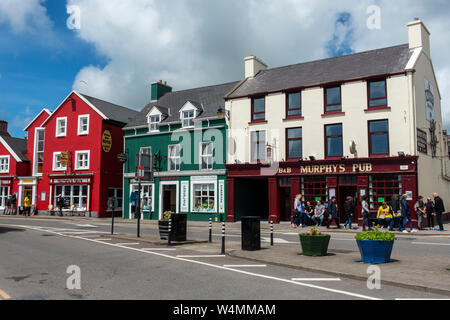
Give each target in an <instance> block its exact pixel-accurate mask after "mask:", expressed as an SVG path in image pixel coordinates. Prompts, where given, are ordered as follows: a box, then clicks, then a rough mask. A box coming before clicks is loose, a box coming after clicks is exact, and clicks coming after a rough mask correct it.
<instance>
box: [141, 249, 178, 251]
mask: <svg viewBox="0 0 450 320" xmlns="http://www.w3.org/2000/svg"><path fill="white" fill-rule="evenodd" d="M142 250H145V251H175V250H177V249H171V248H166V249H165V248H143V249H142Z"/></svg>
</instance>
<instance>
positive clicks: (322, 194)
mask: <svg viewBox="0 0 450 320" xmlns="http://www.w3.org/2000/svg"><path fill="white" fill-rule="evenodd" d="M301 194H302V195H303V199H302V200H303V201H305V202H306V201H311V202H312V203H314V204H315V203H317V201H322V203H323V202H326V201H327V199H328V192H327V178H326V177H325V176H323V177H322V176H316V177H302V180H301Z"/></svg>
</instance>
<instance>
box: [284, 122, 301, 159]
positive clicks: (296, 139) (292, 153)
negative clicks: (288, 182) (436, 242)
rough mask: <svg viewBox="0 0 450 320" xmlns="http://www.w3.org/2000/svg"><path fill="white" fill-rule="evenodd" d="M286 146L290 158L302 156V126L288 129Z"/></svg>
mask: <svg viewBox="0 0 450 320" xmlns="http://www.w3.org/2000/svg"><path fill="white" fill-rule="evenodd" d="M286 147H287V149H286V154H287V158H288V159H301V158H302V154H303V152H302V149H303V148H302V128H288V129H286Z"/></svg>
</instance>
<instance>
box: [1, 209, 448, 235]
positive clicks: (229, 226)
mask: <svg viewBox="0 0 450 320" xmlns="http://www.w3.org/2000/svg"><path fill="white" fill-rule="evenodd" d="M1 218H13V219H37V220H51V221H75V222H76V221H78V222H80V221H81V222H83V223H87V222H90V223H96V222H101V223H111V218H103V219H99V218H89V217H76V216H73V217H70V216H64V217H58V216H32V217H23V216H5V215H2V214H0V219H1ZM114 223H115V224H136V220H134V219H133V220H129V219H122V218H116V219H115V220H114ZM141 225H148V226H154V227H158V221H156V220H141ZM208 225H209V222H207V221H204V222H201V221H188V228H207V227H208ZM354 227H355V225H354ZM213 228H214V229H215V230H216V229H219V230H220V229H221V223H220V222H213ZM310 228H311V227H305V228H293V227H292V226H291V225H290V224H289V223H280V224H274V232H275V233H306V232H308V231H309V230H310ZM226 230H233V231H236V230H241V223H240V222H227V223H226ZM318 230H319V231H321V232H327V233H344V234H345V233H349V234H356V233H360V232H362V228H361V227H358V229H352V230H344V229H337V228H336V227H334V226H333V227H332V228H331V229H327V228H326V227H319V228H318ZM444 230H445V231H443V232H440V231H435V230H420V231H417V232H414V233H401V232H398V231H394V233H395V234H396V235H397V236H412V235H414V236H443V237H445V236H449V237H450V223H446V224H444ZM261 231H262V232H270V224H269V223H267V222H261ZM382 231H388V229H384V230H383V229H382Z"/></svg>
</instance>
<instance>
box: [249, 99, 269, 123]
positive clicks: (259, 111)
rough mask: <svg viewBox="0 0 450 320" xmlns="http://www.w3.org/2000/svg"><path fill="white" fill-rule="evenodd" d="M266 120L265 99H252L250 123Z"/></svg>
mask: <svg viewBox="0 0 450 320" xmlns="http://www.w3.org/2000/svg"><path fill="white" fill-rule="evenodd" d="M264 119H266V98H265V97H262V98H253V99H252V121H257V120H264Z"/></svg>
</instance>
